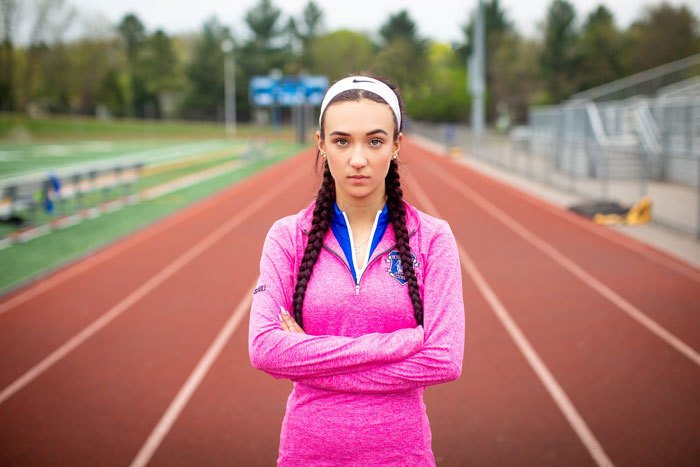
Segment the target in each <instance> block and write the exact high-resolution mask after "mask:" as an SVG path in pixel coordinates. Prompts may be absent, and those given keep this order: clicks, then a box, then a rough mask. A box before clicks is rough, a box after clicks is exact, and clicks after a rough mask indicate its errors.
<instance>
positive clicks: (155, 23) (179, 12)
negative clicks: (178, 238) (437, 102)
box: [66, 0, 700, 43]
mask: <svg viewBox="0 0 700 467" xmlns="http://www.w3.org/2000/svg"><path fill="white" fill-rule="evenodd" d="M569 1H570V2H571V3H572V4H573V5H574V7H575V8H576V12H577V19H578V21H579V22H581V21H582V20H583V19H584V18H585V17H586V16H587V15H588V13H590V12H591V11H592V10H593V9H595V8H596V7H597V5H599V4H601V3H602V4H604V5H605V6H606V7H607V8H608V9H609V10H611V11H612V12H613V15H614V17H615V20H616V22H617V24H618V26H622V27H627V26H628V25H629V24H630V23H631V22H632V21H634V20H635V19H637V18H639V17H640V16H641V14H642V11H643V9H644V7H645V6H648V5H656V4H658V3H660V1H661V0H655V1H649V0H615V1H605V0H603V1H601V0H569ZM307 2H308V0H273V4H274V5H276V6H277V7H278V8H281V9H282V11H283V16H284V18H285V21H286V18H288V17H289V16H290V15H293V16H295V17H297V18H299V17H301V11H302V10H303V8H304V6H305V5H306V4H307ZM550 2H551V0H525V1H523V0H501V2H500V3H501V5H502V7H503V9H504V10H505V11H506V15H507V17H508V18H509V19H510V20H511V21H513V22H514V24H515V25H516V28H517V29H518V30H519V31H520V33H521V34H524V35H526V36H528V37H537V34H538V33H539V27H538V25H539V24H541V23H542V21H543V19H544V17H545V13H546V10H547V6H548V5H549V3H550ZM66 3H68V4H71V5H73V6H75V7H76V8H77V9H78V11H79V12H80V13H81V15H82V17H83V18H88V19H92V21H90V20H87V21H83V23H88V22H92V24H95V23H99V22H100V20H102V21H103V23H108V24H117V23H118V22H119V21H120V20H121V18H122V17H123V16H124V15H125V14H126V13H128V12H134V13H136V15H137V16H138V17H139V18H140V19H141V21H142V22H143V23H144V24H145V26H146V28H147V29H148V30H149V31H153V30H155V29H157V28H162V29H164V30H165V31H166V32H167V33H169V34H173V33H181V32H194V31H198V30H200V29H201V26H202V24H203V22H204V21H205V20H206V19H208V18H209V17H211V16H212V15H216V16H217V17H218V18H219V20H220V21H221V22H222V23H223V24H225V25H229V26H232V27H233V31H234V36H235V37H236V38H238V39H240V38H245V37H246V34H247V27H246V26H245V23H244V21H243V17H244V16H245V13H246V11H247V10H248V9H250V8H251V7H252V6H253V5H255V4H256V3H258V0H196V1H187V2H184V1H177V0H175V1H174V0H109V1H107V0H66ZM316 3H317V4H318V5H319V6H320V7H321V9H322V10H323V13H324V27H325V29H326V30H328V31H334V30H336V29H341V28H347V29H353V30H360V31H369V32H372V33H374V32H376V31H377V30H378V29H379V27H380V25H381V24H383V23H384V22H385V21H386V19H387V17H388V16H389V15H390V14H393V13H396V12H398V11H400V10H401V9H403V8H405V9H407V10H408V11H409V14H410V16H411V18H413V20H414V21H415V22H416V24H417V25H418V28H419V33H420V34H421V35H422V36H423V37H428V38H431V39H435V40H439V41H442V42H448V43H449V42H453V41H454V42H456V41H461V40H462V32H461V26H462V25H463V24H464V23H466V21H467V18H468V15H469V12H470V11H472V10H473V9H474V8H475V7H476V4H477V0H467V1H457V0H402V1H401V2H389V1H378V0H350V1H348V0H316ZM669 3H671V4H673V5H683V4H684V5H687V6H689V7H690V8H691V9H692V11H693V12H694V13H695V15H696V16H698V17H700V0H693V1H691V2H688V1H674V0H671V1H669Z"/></svg>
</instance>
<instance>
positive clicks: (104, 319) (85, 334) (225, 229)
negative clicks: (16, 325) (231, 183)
mask: <svg viewBox="0 0 700 467" xmlns="http://www.w3.org/2000/svg"><path fill="white" fill-rule="evenodd" d="M307 173H308V169H307V168H306V167H305V166H304V167H301V168H299V169H297V170H296V171H294V172H293V173H292V174H291V175H290V176H289V177H285V178H283V179H282V180H281V181H280V182H279V183H277V184H276V185H274V186H272V187H271V188H270V190H269V191H267V192H265V194H263V195H262V196H260V197H258V198H256V199H255V201H253V202H252V203H250V204H249V205H248V206H246V207H245V208H244V209H243V210H241V211H239V212H238V213H237V214H236V215H235V216H233V217H232V218H231V219H229V220H228V221H227V222H226V223H224V224H223V225H221V226H220V227H219V228H218V229H216V230H215V231H214V232H212V233H210V234H209V235H207V236H206V237H205V238H203V239H202V240H200V241H199V242H197V243H196V244H195V245H194V246H193V247H192V248H190V249H189V250H187V251H186V252H185V253H183V254H182V255H180V256H179V257H178V258H177V259H176V260H175V261H173V262H172V263H170V264H169V265H167V266H166V267H165V268H163V269H162V270H161V271H160V272H158V273H157V274H156V275H155V276H153V277H151V278H150V279H149V280H148V281H146V282H145V283H144V284H143V285H141V286H140V287H139V288H138V289H136V290H134V291H133V292H131V293H130V294H129V295H128V296H127V297H125V298H124V299H123V300H122V301H120V302H119V303H117V304H116V305H114V306H113V307H112V308H110V309H109V310H108V311H107V312H106V313H105V314H103V315H102V316H100V317H99V318H97V319H96V320H95V321H93V322H92V323H91V324H89V325H88V326H87V327H85V328H84V329H83V330H82V331H80V332H79V333H78V334H76V335H75V336H73V337H72V338H71V339H70V340H68V341H67V342H66V343H65V344H63V345H62V346H61V347H59V348H58V349H56V350H54V351H53V352H51V354H49V355H48V356H47V357H45V358H44V359H43V360H42V361H41V362H39V363H37V364H36V365H35V366H34V367H32V368H31V369H30V370H29V371H27V372H26V373H24V374H23V375H22V376H20V377H19V378H18V379H16V380H15V381H14V382H13V383H11V384H10V385H9V386H7V387H6V388H5V389H3V390H2V392H0V404H2V403H3V402H5V401H6V400H7V399H8V398H10V397H11V396H12V395H13V394H15V393H16V392H17V391H19V390H20V389H22V388H23V387H25V386H26V385H27V384H29V383H30V382H32V381H33V380H34V379H36V378H37V377H38V376H39V375H41V374H42V373H43V372H45V371H46V370H48V369H49V368H50V367H51V366H53V365H54V364H55V363H56V362H57V361H59V360H60V359H62V358H63V357H65V356H66V355H67V354H68V353H70V352H71V351H72V350H73V349H75V348H76V347H78V346H79V345H81V344H82V343H83V342H85V341H86V340H87V339H89V338H90V337H91V336H92V335H94V334H95V333H96V332H97V331H99V330H100V329H102V328H104V327H105V326H107V325H108V324H109V323H110V322H112V321H113V320H114V319H115V318H116V317H117V316H119V315H120V314H122V313H123V312H124V311H125V310H126V309H128V308H129V307H130V306H132V305H133V304H134V303H136V302H138V301H139V300H140V299H141V298H143V297H144V296H146V295H147V294H148V293H150V292H151V291H152V290H153V289H155V288H156V287H158V286H159V285H160V284H162V283H163V282H165V281H166V280H167V279H169V278H170V277H171V276H172V275H173V274H175V273H176V272H177V271H179V270H180V269H182V268H183V267H184V266H186V265H187V264H188V263H189V262H190V261H192V260H193V259H194V258H196V257H197V256H199V255H200V254H201V253H202V252H204V251H205V250H206V249H207V248H209V247H210V246H212V245H213V244H214V243H216V242H217V241H219V240H220V239H221V238H222V237H223V236H224V235H226V234H228V233H229V232H230V231H231V230H233V229H234V228H236V227H238V226H239V225H241V224H242V223H243V222H244V221H245V220H246V219H248V217H250V216H251V215H253V214H255V213H256V212H257V211H258V210H259V209H261V208H262V207H263V206H264V205H265V204H267V203H269V202H270V201H273V200H274V199H275V198H277V196H279V195H280V194H282V192H284V190H286V189H287V188H289V187H290V186H291V185H293V184H294V183H296V182H297V181H298V179H300V178H302V176H304V175H306V174H307Z"/></svg>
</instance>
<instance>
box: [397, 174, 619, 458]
mask: <svg viewBox="0 0 700 467" xmlns="http://www.w3.org/2000/svg"><path fill="white" fill-rule="evenodd" d="M405 178H406V179H407V181H409V182H410V185H409V186H408V187H407V188H408V189H409V190H411V191H413V193H414V194H415V195H416V198H418V200H419V202H420V204H421V205H422V206H423V208H424V209H425V211H426V212H428V213H429V214H431V215H433V216H435V217H441V216H440V214H439V212H438V210H437V209H436V208H435V205H434V204H433V203H432V201H430V198H428V195H427V194H426V193H425V191H424V190H423V189H422V188H421V187H420V185H419V184H418V183H417V181H416V180H415V178H413V177H412V176H405ZM457 248H458V250H459V259H460V261H461V262H462V267H463V268H464V270H465V271H466V273H467V274H469V277H471V278H472V280H473V281H474V284H475V285H476V286H477V288H478V289H479V292H481V294H482V295H483V296H484V298H485V299H486V301H487V302H488V304H489V305H490V306H491V309H492V310H493V312H494V313H495V314H496V317H498V319H499V321H500V322H501V324H502V325H503V327H504V328H505V329H506V331H507V332H508V334H509V335H510V337H511V339H513V342H515V345H516V346H517V347H518V349H519V350H520V352H521V353H522V354H523V356H524V357H525V359H526V360H527V362H528V363H529V364H530V367H531V368H532V369H533V371H534V372H535V374H536V375H537V377H538V378H539V380H540V381H541V382H542V385H543V386H544V387H545V389H546V390H547V392H548V393H549V395H550V396H551V397H552V399H553V400H554V403H555V404H556V405H557V407H559V410H560V411H561V412H562V414H563V415H564V417H565V418H566V420H567V422H569V425H571V428H572V429H573V430H574V432H575V433H576V435H577V436H578V437H579V439H580V440H581V442H582V443H583V445H584V446H585V447H586V449H587V450H588V453H589V454H590V455H591V457H592V458H593V459H594V460H595V462H596V464H598V465H599V466H601V467H612V466H613V465H614V464H613V463H612V461H611V460H610V458H609V457H608V455H607V454H606V453H605V451H604V450H603V447H602V445H601V444H600V442H599V441H598V439H597V438H596V437H595V435H594V434H593V432H592V431H591V430H590V428H588V425H587V424H586V422H585V421H584V420H583V417H581V415H580V414H579V413H578V410H576V407H574V404H573V403H572V402H571V399H569V397H568V396H567V395H566V393H565V392H564V390H563V389H562V387H561V386H560V385H559V383H558V382H557V380H556V378H554V375H552V373H551V372H550V371H549V368H547V365H545V364H544V362H543V361H542V359H541V358H540V356H539V355H538V354H537V352H536V351H535V349H534V348H533V347H532V345H531V344H530V342H529V341H528V340H527V337H525V334H523V332H522V331H521V330H520V328H519V327H518V325H517V324H515V321H513V318H512V317H511V315H510V313H509V312H508V310H507V309H506V307H505V306H503V304H502V303H501V301H500V300H499V299H498V296H497V295H496V293H495V292H494V291H493V289H492V288H491V286H489V284H488V282H486V279H484V276H482V275H481V272H480V271H479V269H478V268H477V267H476V264H474V261H472V259H471V257H470V256H469V254H467V252H466V250H465V249H464V248H463V247H462V244H461V243H460V242H459V241H458V242H457Z"/></svg>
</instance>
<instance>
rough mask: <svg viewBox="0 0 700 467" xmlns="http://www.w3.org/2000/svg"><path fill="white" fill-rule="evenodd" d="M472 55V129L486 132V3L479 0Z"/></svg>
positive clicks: (470, 61) (470, 70)
mask: <svg viewBox="0 0 700 467" xmlns="http://www.w3.org/2000/svg"><path fill="white" fill-rule="evenodd" d="M474 20H475V21H474V30H473V38H472V44H473V46H472V55H471V57H470V58H469V70H468V73H469V91H470V92H471V95H472V131H473V132H474V134H476V135H477V136H480V135H481V134H482V133H483V132H484V92H485V91H486V77H485V74H486V67H485V65H486V64H485V62H486V60H485V55H486V44H485V42H486V41H485V37H484V36H485V34H484V3H483V1H482V0H479V3H478V6H477V10H476V15H475V18H474Z"/></svg>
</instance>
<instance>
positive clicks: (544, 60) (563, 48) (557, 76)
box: [540, 0, 576, 102]
mask: <svg viewBox="0 0 700 467" xmlns="http://www.w3.org/2000/svg"><path fill="white" fill-rule="evenodd" d="M575 19H576V11H575V10H574V7H573V5H571V3H569V2H568V1H566V0H553V1H552V3H551V4H550V5H549V9H548V10H547V19H546V21H545V30H544V44H543V47H542V53H541V55H540V65H541V66H542V76H543V78H544V81H545V86H546V92H547V93H548V94H549V96H550V99H551V101H552V102H559V101H560V100H562V99H563V98H565V97H566V96H568V95H570V94H571V92H572V91H573V89H574V84H573V79H572V75H573V74H574V73H575V69H576V29H575V27H574V26H575V25H574V21H575Z"/></svg>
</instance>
